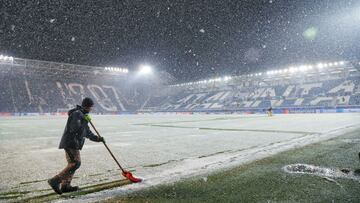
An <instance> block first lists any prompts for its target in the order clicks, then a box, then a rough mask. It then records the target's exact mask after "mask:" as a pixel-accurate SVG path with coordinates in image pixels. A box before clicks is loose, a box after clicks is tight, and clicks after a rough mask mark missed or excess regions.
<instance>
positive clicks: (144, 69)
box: [139, 65, 152, 75]
mask: <svg viewBox="0 0 360 203" xmlns="http://www.w3.org/2000/svg"><path fill="white" fill-rule="evenodd" d="M139 73H140V74H142V75H148V74H150V73H152V68H151V66H149V65H142V66H140V71H139Z"/></svg>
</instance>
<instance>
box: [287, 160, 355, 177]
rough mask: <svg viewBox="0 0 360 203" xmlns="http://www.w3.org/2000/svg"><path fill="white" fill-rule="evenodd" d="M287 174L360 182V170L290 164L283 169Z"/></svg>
mask: <svg viewBox="0 0 360 203" xmlns="http://www.w3.org/2000/svg"><path fill="white" fill-rule="evenodd" d="M283 170H284V171H285V172H287V173H297V174H310V175H316V176H321V177H328V178H346V179H352V180H356V181H360V169H356V170H350V169H337V168H326V167H320V166H314V165H310V164H299V163H298V164H290V165H287V166H284V167H283Z"/></svg>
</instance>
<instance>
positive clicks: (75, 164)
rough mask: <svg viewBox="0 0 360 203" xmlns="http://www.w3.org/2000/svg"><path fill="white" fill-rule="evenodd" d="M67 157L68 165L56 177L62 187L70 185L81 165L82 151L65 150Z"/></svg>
mask: <svg viewBox="0 0 360 203" xmlns="http://www.w3.org/2000/svg"><path fill="white" fill-rule="evenodd" d="M65 156H66V161H67V163H68V164H67V166H66V167H65V168H64V169H63V170H62V171H61V172H60V173H59V174H58V175H56V176H55V177H54V178H56V179H57V180H58V181H59V182H60V183H61V186H62V187H64V186H69V185H70V183H71V180H72V178H73V176H74V173H75V171H76V170H77V169H78V168H79V167H80V165H81V159H80V150H77V149H65Z"/></svg>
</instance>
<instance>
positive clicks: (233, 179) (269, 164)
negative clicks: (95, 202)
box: [106, 131, 360, 202]
mask: <svg viewBox="0 0 360 203" xmlns="http://www.w3.org/2000/svg"><path fill="white" fill-rule="evenodd" d="M359 138H360V132H359V131H353V132H350V133H347V134H344V135H341V136H339V137H337V138H334V139H331V140H328V141H324V142H321V143H316V144H311V145H308V146H306V147H302V148H298V149H293V150H289V151H286V152H283V153H280V154H277V155H275V156H272V157H269V158H265V159H261V160H258V161H255V162H252V163H249V164H246V165H242V166H239V167H236V168H233V169H231V170H227V171H223V172H218V173H215V174H210V175H208V176H207V177H204V176H198V177H195V178H191V179H187V180H184V181H181V182H177V183H173V184H168V185H160V186H156V187H152V188H149V189H146V190H142V191H139V192H136V193H132V194H130V195H128V196H126V197H120V198H114V199H111V200H107V201H106V202H119V201H121V202H360V192H359V191H360V183H359V182H358V181H354V180H351V179H343V178H337V179H335V180H336V182H337V183H338V184H336V183H335V182H333V181H329V180H328V179H326V178H324V177H321V176H315V175H309V174H289V173H286V172H284V171H283V170H282V167H284V166H285V165H288V164H295V163H304V164H312V165H317V166H321V167H328V168H350V169H353V170H355V169H358V168H360V163H359V160H358V157H357V154H358V152H359V149H360V148H359V142H358V139H359ZM345 140H346V141H345ZM349 140H350V141H349ZM351 140H354V142H351Z"/></svg>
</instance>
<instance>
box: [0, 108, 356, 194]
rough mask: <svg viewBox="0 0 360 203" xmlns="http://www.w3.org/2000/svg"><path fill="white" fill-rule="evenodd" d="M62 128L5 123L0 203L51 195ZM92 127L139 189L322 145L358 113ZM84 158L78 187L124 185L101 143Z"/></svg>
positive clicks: (34, 120)
mask: <svg viewBox="0 0 360 203" xmlns="http://www.w3.org/2000/svg"><path fill="white" fill-rule="evenodd" d="M65 122H66V117H23V118H0V152H1V154H0V162H1V163H2V164H1V165H0V171H1V176H0V201H17V200H24V199H26V198H32V197H39V196H42V195H50V194H51V190H49V187H48V186H47V183H46V179H47V178H49V177H51V176H53V175H55V174H56V173H57V172H59V171H60V170H61V169H62V168H63V167H64V166H65V164H66V162H65V156H64V152H63V151H62V150H58V149H57V146H58V143H59V140H60V137H61V134H62V131H63V128H64V125H65ZM93 122H94V124H95V125H96V126H97V128H98V130H99V132H100V133H101V134H102V136H104V137H105V138H106V141H107V143H108V145H109V147H110V148H111V149H112V151H113V153H114V154H115V156H117V157H118V158H119V161H120V163H123V164H124V166H125V167H126V168H128V169H130V170H131V171H132V172H133V174H134V175H135V176H140V177H143V178H145V181H144V183H141V184H140V185H141V186H139V187H146V186H149V185H153V184H157V183H160V182H164V181H168V179H169V177H174V178H173V179H174V180H176V178H175V177H177V178H181V177H183V176H186V175H188V174H193V173H196V172H197V171H202V172H206V171H208V170H211V169H212V168H213V169H218V168H222V167H224V168H226V167H228V166H229V165H231V164H239V163H240V162H241V161H251V160H252V159H257V158H261V157H266V156H270V155H272V154H273V153H276V152H278V151H277V150H280V149H281V150H286V149H289V148H291V147H295V146H296V145H297V144H299V143H302V144H307V143H311V142H313V141H317V140H318V139H320V138H325V137H326V136H324V135H326V134H329V133H330V134H331V132H335V131H338V130H341V129H346V128H350V127H354V126H358V125H359V124H360V115H359V114H317V115H314V114H298V115H275V116H274V117H267V116H265V115H181V116H179V115H129V116H93ZM81 156H82V165H81V167H80V169H79V170H78V171H77V173H76V175H75V179H74V181H73V183H74V184H75V185H80V186H81V187H82V188H84V187H89V188H93V190H88V191H91V192H89V193H92V192H96V191H100V190H102V187H100V186H101V185H107V186H108V187H105V189H111V188H117V187H119V186H120V185H119V184H120V182H119V181H120V180H122V179H123V177H122V176H121V175H120V172H119V170H118V169H117V166H116V165H115V163H114V162H113V160H112V159H111V157H110V155H109V154H108V153H107V151H106V149H105V148H104V146H103V145H102V144H101V143H93V142H91V141H89V140H87V142H86V144H85V147H84V149H83V150H82V151H81ZM239 157H240V158H241V161H240V158H239ZM114 181H116V182H115V183H116V184H114ZM121 184H123V185H127V183H126V182H121ZM132 185H134V184H132ZM125 188H126V187H125ZM130 188H131V187H130ZM113 190H114V191H115V192H116V190H117V189H113ZM114 191H113V192H114ZM84 194H86V193H79V194H78V195H84ZM109 195H111V192H110V193H109ZM97 198H100V199H101V195H100V196H98V197H97ZM65 199H66V198H65Z"/></svg>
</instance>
